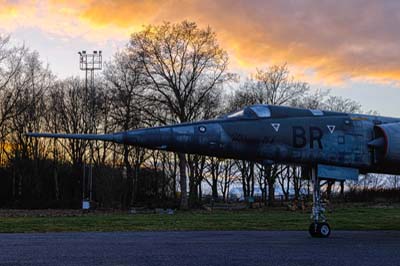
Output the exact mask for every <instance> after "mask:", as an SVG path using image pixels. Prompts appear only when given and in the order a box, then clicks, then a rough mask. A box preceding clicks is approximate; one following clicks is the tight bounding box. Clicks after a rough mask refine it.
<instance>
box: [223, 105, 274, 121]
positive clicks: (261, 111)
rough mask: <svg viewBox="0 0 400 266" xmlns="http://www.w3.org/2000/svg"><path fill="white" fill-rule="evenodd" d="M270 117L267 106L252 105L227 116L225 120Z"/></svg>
mask: <svg viewBox="0 0 400 266" xmlns="http://www.w3.org/2000/svg"><path fill="white" fill-rule="evenodd" d="M267 117H271V110H270V109H269V107H268V105H262V104H260V105H252V106H248V107H245V108H244V109H242V110H240V111H237V112H235V113H232V114H229V115H227V118H250V119H251V118H267Z"/></svg>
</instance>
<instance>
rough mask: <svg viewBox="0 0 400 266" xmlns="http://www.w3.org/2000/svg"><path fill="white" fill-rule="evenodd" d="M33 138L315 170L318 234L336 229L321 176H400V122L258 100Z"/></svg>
mask: <svg viewBox="0 0 400 266" xmlns="http://www.w3.org/2000/svg"><path fill="white" fill-rule="evenodd" d="M27 135H28V136H31V137H49V138H69V139H83V140H103V141H111V142H116V143H121V144H127V145H136V146H140V147H144V148H148V149H158V150H166V151H173V152H181V153H190V154H200V155H208V156H216V157H221V158H233V159H241V160H250V161H254V162H258V163H262V164H272V163H282V164H294V165H304V166H309V167H311V169H312V171H311V179H312V181H313V188H314V189H313V210H312V216H311V217H312V223H311V225H310V227H309V232H310V234H311V236H313V237H328V236H329V235H330V233H331V228H330V226H329V224H328V223H327V219H326V217H325V216H324V214H323V212H324V208H323V205H322V203H321V197H320V186H321V183H320V181H321V180H346V179H353V180H357V179H358V176H359V174H366V173H372V172H373V173H386V174H400V167H399V163H400V119H398V118H389V117H381V116H371V115H360V114H349V113H340V112H331V111H322V110H310V109H300V108H292V107H285V106H273V105H253V106H248V107H245V108H244V109H242V110H240V111H238V112H235V113H231V114H228V115H225V116H222V117H220V118H217V119H214V120H206V121H199V122H193V123H182V124H176V125H170V126H161V127H153V128H143V129H136V130H132V131H126V132H118V133H113V134H51V133H27Z"/></svg>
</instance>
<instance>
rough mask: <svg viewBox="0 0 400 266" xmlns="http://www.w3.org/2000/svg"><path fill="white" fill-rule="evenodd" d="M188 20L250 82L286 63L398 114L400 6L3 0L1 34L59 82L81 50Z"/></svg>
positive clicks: (320, 84) (302, 0) (250, 0)
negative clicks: (34, 54) (33, 53)
mask: <svg viewBox="0 0 400 266" xmlns="http://www.w3.org/2000/svg"><path fill="white" fill-rule="evenodd" d="M182 20H190V21H194V22H197V23H198V25H199V26H201V27H204V26H207V25H209V26H211V27H212V28H213V29H214V30H215V31H216V33H217V37H218V40H219V41H220V43H221V46H222V47H223V48H224V49H226V50H227V51H228V52H229V55H230V62H231V63H230V70H231V71H233V72H239V73H241V74H242V76H243V78H245V77H246V75H247V74H248V73H251V72H254V71H255V69H256V68H257V67H258V68H262V67H266V66H268V65H270V64H274V63H284V62H287V63H288V65H289V66H290V68H291V70H292V73H293V74H295V75H296V77H298V78H300V79H302V80H303V81H306V82H309V83H310V84H311V87H312V88H313V89H317V88H324V89H326V88H331V89H332V94H334V95H341V96H344V97H349V98H351V99H353V100H356V101H358V102H360V103H361V104H362V105H363V107H364V109H366V110H370V109H372V110H376V111H378V112H379V113H380V114H382V115H388V116H400V1H396V0H393V1H375V0H370V1H369V0H364V1H361V0H359V1H358V0H351V1H350V0H343V1H340V0H339V1H311V0H310V1H306V0H297V1H294V0H293V1H265V0H247V1H245V0H243V1H239V0H237V1H234V0H231V1H228V0H218V1H216V0H181V1H178V0H164V1H156V0H148V1H145V0H139V1H135V0H130V1H128V0H116V1H105V0H96V1H94V0H84V1H75V0H69V1H55V0H54V1H51V0H48V1H34V0H31V1H29V0H27V1H23V0H0V32H1V33H3V34H11V36H12V38H13V41H15V42H16V43H22V42H23V43H25V45H26V46H28V47H30V48H31V49H34V50H37V51H38V52H39V53H40V56H41V58H42V60H44V61H45V62H47V63H49V64H50V68H51V69H52V70H53V72H54V73H55V74H57V75H58V76H59V77H67V76H71V75H82V73H80V71H79V68H78V55H77V52H78V51H79V50H88V51H90V50H103V54H104V56H105V59H109V58H111V56H112V54H113V53H114V52H116V51H117V50H118V49H121V48H123V47H124V45H125V44H126V43H127V41H128V39H129V35H130V34H131V33H132V32H135V31H139V30H141V29H142V26H143V25H146V24H149V23H150V24H158V23H161V22H163V21H171V22H179V21H182Z"/></svg>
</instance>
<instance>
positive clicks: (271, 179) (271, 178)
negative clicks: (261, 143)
mask: <svg viewBox="0 0 400 266" xmlns="http://www.w3.org/2000/svg"><path fill="white" fill-rule="evenodd" d="M265 170H266V175H267V183H268V206H273V205H274V201H275V186H274V185H275V176H273V175H272V166H271V165H267V166H265Z"/></svg>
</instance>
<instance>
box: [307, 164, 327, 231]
mask: <svg viewBox="0 0 400 266" xmlns="http://www.w3.org/2000/svg"><path fill="white" fill-rule="evenodd" d="M311 175H312V176H311V178H312V181H313V186H314V189H313V209H312V215H311V219H312V220H313V222H312V223H311V224H310V227H309V228H308V231H309V232H310V235H311V236H312V237H322V238H327V237H329V235H330V234H331V227H330V226H329V224H328V223H327V222H326V218H325V215H324V211H325V208H324V207H323V205H322V203H321V194H320V180H319V179H318V176H317V169H316V168H314V167H313V168H312V169H311Z"/></svg>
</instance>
